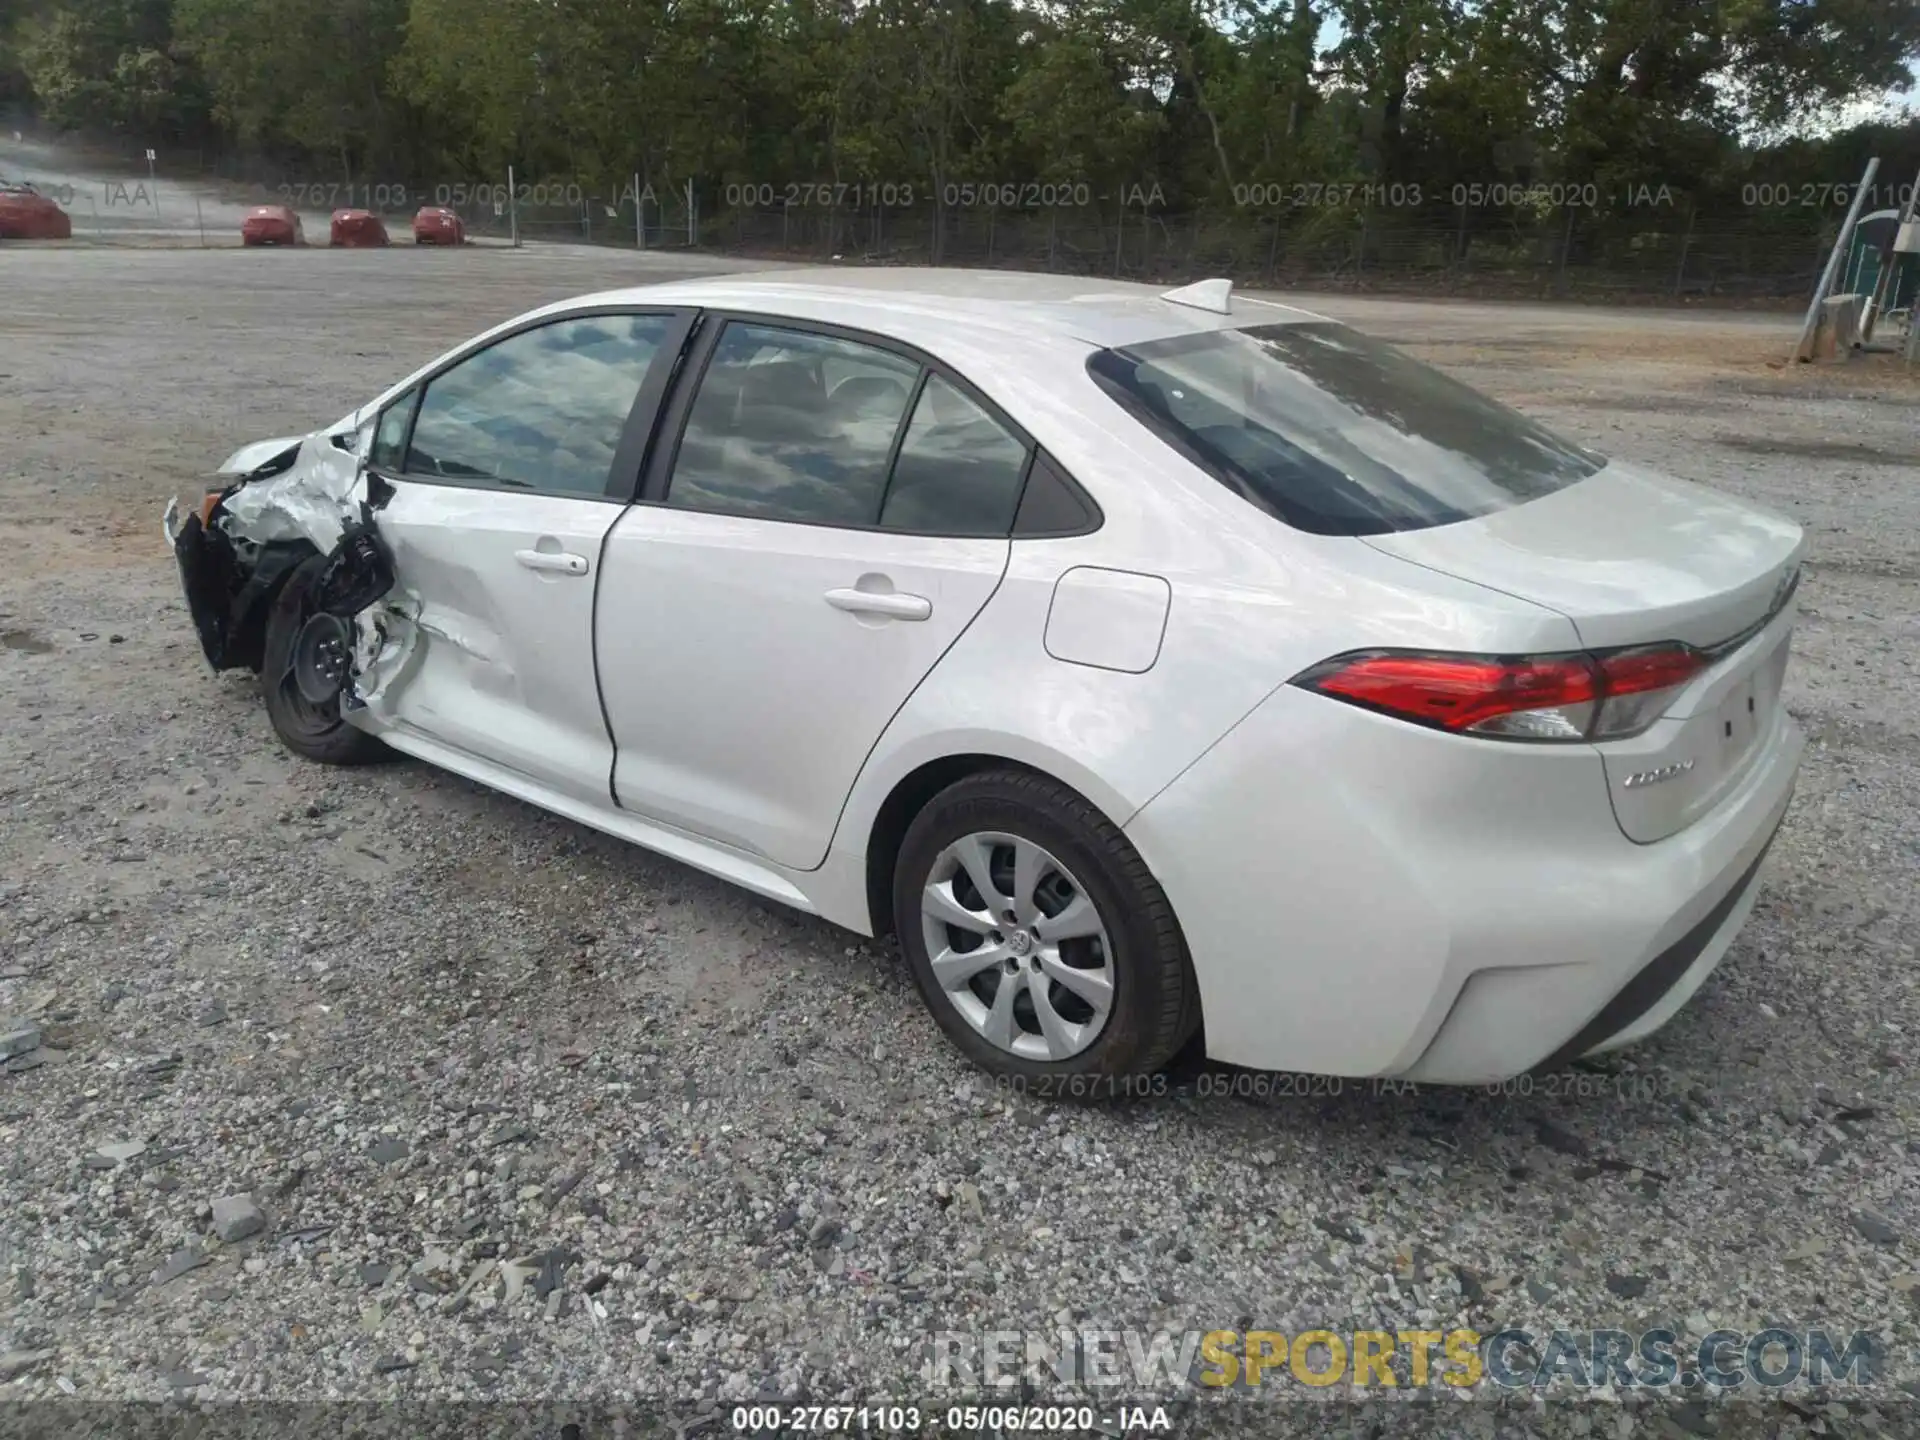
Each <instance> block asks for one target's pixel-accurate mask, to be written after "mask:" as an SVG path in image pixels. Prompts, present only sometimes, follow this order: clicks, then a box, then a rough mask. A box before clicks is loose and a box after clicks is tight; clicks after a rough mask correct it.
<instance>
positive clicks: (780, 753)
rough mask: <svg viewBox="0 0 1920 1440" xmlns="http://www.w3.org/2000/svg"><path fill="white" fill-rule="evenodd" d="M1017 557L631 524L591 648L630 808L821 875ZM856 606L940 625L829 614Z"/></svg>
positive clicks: (623, 527)
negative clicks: (947, 661)
mask: <svg viewBox="0 0 1920 1440" xmlns="http://www.w3.org/2000/svg"><path fill="white" fill-rule="evenodd" d="M1010 548H1011V547H1010V543H1009V542H1008V541H1007V540H1005V539H970V540H953V539H936V538H928V537H924V536H916V535H900V534H891V533H887V532H884V531H867V530H843V529H838V528H834V527H829V526H819V525H794V524H786V523H781V522H777V521H768V520H759V519H754V518H751V517H746V516H733V515H711V514H703V513H700V512H697V511H690V510H676V509H671V508H669V507H666V506H658V505H636V506H634V507H633V508H632V509H630V510H628V511H626V512H625V514H624V516H623V517H622V519H621V521H620V523H619V524H618V525H617V526H615V527H614V530H613V533H612V534H611V535H610V536H609V537H608V540H607V550H606V560H605V573H604V575H603V576H602V577H601V588H600V621H599V624H600V634H599V642H598V643H599V653H600V655H601V658H602V663H601V671H600V675H601V689H602V693H603V695H604V697H605V702H606V714H607V720H608V723H609V724H610V725H611V726H612V729H613V738H614V742H615V744H616V745H617V747H618V752H619V753H618V759H617V761H615V763H614V774H613V788H614V794H615V797H616V798H617V800H618V802H619V804H620V806H621V807H622V808H623V809H626V810H631V811H633V812H635V813H637V814H642V815H646V816H649V817H650V818H652V819H654V820H656V821H659V822H661V823H663V824H667V825H673V826H676V827H679V828H681V829H685V830H689V831H692V832H694V833H697V834H702V835H705V836H707V837H708V838H709V839H712V840H714V841H717V842H719V843H721V844H726V845H731V846H734V847H736V848H738V849H741V850H744V851H746V852H747V853H749V854H753V855H758V856H761V857H763V858H765V859H767V860H771V861H773V862H774V863H776V864H779V865H784V866H788V867H791V868H793V869H795V870H809V869H812V868H814V867H815V866H817V865H819V864H820V862H821V860H822V859H823V858H824V857H825V855H826V852H827V846H828V844H829V842H830V841H831V840H832V838H833V831H834V824H835V822H836V821H837V820H838V819H839V817H840V810H841V807H842V806H843V805H844V804H845V803H846V798H847V792H848V791H849V790H850V789H852V788H853V782H854V780H855V778H856V777H857V776H858V775H859V773H860V767H861V765H862V763H863V762H864V761H865V760H866V758H867V755H868V752H870V751H871V750H872V749H873V745H874V742H875V741H876V740H878V739H879V738H880V734H881V732H882V731H883V730H885V729H886V728H887V725H888V722H890V721H891V720H892V719H893V717H894V712H896V711H897V710H898V709H899V708H900V706H901V705H902V704H903V703H904V702H905V701H906V699H907V697H908V696H909V695H910V694H912V693H913V690H914V688H915V687H916V686H918V685H919V684H920V682H921V681H922V680H923V679H924V678H925V677H926V674H927V672H928V671H929V670H931V669H933V667H934V665H935V664H936V663H937V662H938V661H939V659H940V657H941V656H942V655H943V654H945V653H946V650H947V647H948V646H950V645H951V644H952V643H953V642H954V640H955V639H956V638H957V637H958V636H959V635H960V634H961V633H962V632H963V631H964V630H965V629H966V628H967V626H968V625H970V624H971V623H972V622H973V619H974V617H975V616H976V615H978V614H979V613H980V608H981V607H982V606H983V605H985V604H986V603H987V599H988V597H989V596H990V595H992V594H993V591H994V587H995V586H997V585H998V584H999V583H1000V576H1001V574H1002V573H1003V572H1004V571H1005V569H1006V565H1007V553H1008V550H1009V549H1010ZM849 590H851V591H858V592H861V593H864V594H869V595H871V596H873V597H874V598H875V599H876V600H878V599H881V598H883V597H884V598H901V597H914V598H918V599H919V600H922V601H924V602H926V604H927V606H928V608H929V610H930V613H929V614H928V615H927V617H926V618H925V619H921V620H912V619H900V618H893V617H890V616H888V615H885V614H878V613H872V612H869V611H864V610H859V609H852V610H849V609H846V608H836V606H835V604H834V603H832V602H831V601H830V600H829V599H828V596H829V594H830V593H833V594H836V595H838V594H839V593H840V592H843V591H849ZM859 603H860V602H859V601H858V600H857V599H854V598H853V597H851V596H848V597H844V598H843V600H842V604H843V605H858V604H859ZM589 673H590V671H589Z"/></svg>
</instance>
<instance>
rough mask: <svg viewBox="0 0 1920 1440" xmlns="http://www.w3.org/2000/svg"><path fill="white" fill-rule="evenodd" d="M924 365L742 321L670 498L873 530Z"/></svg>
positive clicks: (705, 396) (728, 336)
mask: <svg viewBox="0 0 1920 1440" xmlns="http://www.w3.org/2000/svg"><path fill="white" fill-rule="evenodd" d="M919 374H920V367H919V366H918V365H917V364H916V363H915V362H913V361H911V360H907V359H903V358H902V357H900V356H898V355H894V354H891V353H890V352H888V351H885V350H879V349H875V348H874V347H872V346H870V345H861V344H857V343H855V342H853V341H850V340H840V339H836V338H834V337H832V336H829V335H810V334H807V333H805V332H803V331H798V330H782V329H777V328H775V327H772V326H765V325H743V324H738V323H735V324H730V325H728V326H727V328H726V329H725V331H723V332H722V333H721V336H720V343H719V344H718V345H717V346H715V347H714V352H713V359H712V361H711V362H710V363H709V364H708V366H707V372H706V375H705V376H704V377H703V378H702V379H701V381H700V392H699V394H697V395H696V396H694V400H693V406H692V409H691V411H690V413H689V414H688V416H687V427H686V432H685V434H684V435H682V437H681V440H680V450H679V453H678V454H677V455H676V456H675V457H674V463H673V476H672V478H671V480H669V481H668V484H667V503H668V504H669V505H677V506H681V507H683V508H686V509H691V510H713V511H720V512H723V513H726V514H732V515H759V516H764V517H766V518H768V519H772V520H804V521H809V522H811V523H813V524H817V525H848V526H853V525H861V526H865V525H872V524H874V523H875V522H876V521H877V520H878V519H879V516H880V500H881V496H882V494H883V493H884V492H885V490H886V484H887V459H888V457H889V456H890V455H891V454H892V453H893V441H894V437H895V435H897V434H898V433H899V430H900V421H901V419H902V418H903V417H904V416H905V415H906V413H907V404H908V401H909V400H910V399H911V397H912V395H913V386H914V382H915V381H916V380H917V379H918V378H919Z"/></svg>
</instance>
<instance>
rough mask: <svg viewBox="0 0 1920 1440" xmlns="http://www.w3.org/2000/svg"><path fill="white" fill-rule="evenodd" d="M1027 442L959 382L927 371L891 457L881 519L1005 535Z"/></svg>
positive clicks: (896, 525) (930, 529) (933, 529)
mask: <svg viewBox="0 0 1920 1440" xmlns="http://www.w3.org/2000/svg"><path fill="white" fill-rule="evenodd" d="M1026 472H1027V447H1026V444H1025V442H1023V441H1021V440H1017V439H1015V438H1014V437H1013V436H1012V435H1011V434H1009V433H1008V432H1007V431H1006V429H1005V428H1004V427H1003V426H1001V425H1000V423H999V422H998V421H996V420H995V419H994V418H993V417H992V416H990V415H989V414H987V412H986V411H985V410H983V409H981V408H980V406H979V405H977V404H976V403H975V402H974V401H973V400H971V399H969V398H968V397H967V396H966V395H965V394H963V393H962V392H961V391H960V389H959V388H958V387H957V386H955V385H953V384H951V383H949V382H948V381H946V380H944V379H942V378H941V377H940V376H938V375H929V376H928V377H927V383H926V385H925V386H924V387H923V388H922V389H921V391H920V399H919V401H918V402H917V403H916V404H915V405H914V407H913V420H912V421H911V423H909V424H908V426H907V435H906V439H905V440H903V441H902V442H901V444H900V455H899V458H898V459H897V460H896V461H895V462H894V467H893V482H892V484H890V485H889V486H888V487H887V499H886V505H885V507H884V508H883V509H882V511H881V513H880V524H881V525H882V526H883V527H884V528H886V529H888V530H911V531H917V532H920V533H922V534H929V535H1005V534H1006V533H1007V532H1008V531H1009V530H1011V529H1012V528H1013V515H1014V511H1015V510H1017V509H1018V508H1019V506H1020V485H1021V482H1022V481H1023V480H1024V479H1025V478H1026Z"/></svg>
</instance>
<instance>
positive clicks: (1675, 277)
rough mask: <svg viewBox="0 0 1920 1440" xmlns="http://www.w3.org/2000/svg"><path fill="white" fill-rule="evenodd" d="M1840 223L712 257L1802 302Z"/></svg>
mask: <svg viewBox="0 0 1920 1440" xmlns="http://www.w3.org/2000/svg"><path fill="white" fill-rule="evenodd" d="M1839 223H1840V217H1839V216H1837V215H1835V216H1831V217H1828V216H1819V217H1795V216H1788V217H1781V216H1772V215H1754V214H1742V213H1735V214H1732V215H1724V214H1697V213H1695V212H1693V211H1692V210H1673V211H1667V212H1664V213H1657V214H1648V215H1646V216H1644V217H1635V218H1630V219H1622V218H1619V217H1613V216H1603V215H1599V214H1596V213H1592V212H1584V213H1583V212H1579V211H1564V210H1563V211H1557V212H1548V213H1536V214H1524V215H1523V214H1515V213H1513V212H1503V211H1493V210H1485V209H1481V210H1472V209H1467V208H1465V207H1452V208H1448V209H1444V210H1442V209H1426V210H1368V209H1364V208H1362V209H1350V208H1342V209H1322V210H1311V211H1285V212H1268V213H1260V212H1241V213H1235V214H1231V215H1227V216H1220V215H1213V214H1199V215H1166V214H1159V213H1154V212H1151V211H1134V212H1131V213H1129V212H1108V213H1104V214H1102V213H1097V212H1093V211H1089V210H1085V209H1078V208H1073V209H1068V208H1061V209H1048V210H1004V209H995V208H984V209H958V208H944V209H940V210H936V209H935V208H934V207H931V206H923V207H920V208H913V209H897V208H896V209H878V208H866V209H859V210H850V209H843V208H829V209H803V208H800V207H797V206H782V207H777V208H764V207H763V208H754V209H736V210H733V211H730V212H726V213H723V214H721V215H719V216H718V217H716V218H715V219H714V220H712V221H711V222H709V223H708V224H707V225H706V226H705V227H704V228H703V240H704V242H705V243H706V244H707V245H709V246H710V247H713V248H718V249H722V250H731V251H737V252H741V253H748V254H764V255H770V256H780V257H784V258H813V259H857V260H863V261H868V262H881V263H894V264H939V265H971V266H989V267H996V266H1004V267H1008V268H1017V269H1027V270H1049V271H1059V272H1066V273H1075V274H1087V275H1112V276H1115V277H1122V278H1129V279H1144V280H1153V281H1169V282H1171V281H1177V280H1181V279H1187V278H1192V277H1195V276H1202V275H1224V276H1230V277H1232V278H1234V279H1236V280H1239V281H1241V282H1242V283H1244V284H1264V285H1278V286H1286V285H1313V286H1320V287H1336V288H1355V289H1365V288H1379V289H1416V290H1435V291H1442V292H1465V291H1473V292H1482V293H1489V292H1490V293H1508V292H1511V293H1517V294H1540V295H1555V294H1559V295H1587V296H1595V297H1598V296H1603V295H1606V294H1615V295H1620V296H1623V297H1624V296H1633V297H1646V298H1658V297H1666V298H1672V299H1679V298H1686V297H1696V296H1711V297H1720V298H1726V299H1743V300H1763V299H1793V298H1800V299H1804V298H1805V296H1806V295H1807V293H1808V292H1809V291H1810V289H1811V288H1812V286H1813V284H1814V281H1815V279H1816V278H1817V276H1818V271H1819V267H1820V265H1821V263H1822V262H1823V261H1824V259H1825V255H1826V252H1827V250H1828V249H1829V248H1830V247H1831V246H1832V244H1833V240H1834V237H1835V235H1836V233H1837V231H1838V228H1839Z"/></svg>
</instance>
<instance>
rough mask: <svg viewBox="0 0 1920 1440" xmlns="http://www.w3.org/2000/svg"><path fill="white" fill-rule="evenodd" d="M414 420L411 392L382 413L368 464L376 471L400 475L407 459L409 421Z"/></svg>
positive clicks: (376, 426) (375, 430) (377, 424)
mask: <svg viewBox="0 0 1920 1440" xmlns="http://www.w3.org/2000/svg"><path fill="white" fill-rule="evenodd" d="M412 418H413V391H411V390H409V391H408V392H407V393H406V394H404V395H402V396H401V397H400V398H399V399H398V400H396V401H394V402H393V403H392V404H391V405H389V406H387V408H386V409H384V410H382V411H381V412H380V419H379V421H378V422H377V423H376V424H375V425H374V427H373V449H372V450H371V451H369V452H368V454H367V463H368V464H370V465H372V466H373V467H374V469H376V470H388V471H392V472H395V473H398V472H399V470H400V468H401V462H402V461H403V460H404V459H405V458H406V444H407V421H409V420H411V419H412Z"/></svg>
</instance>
